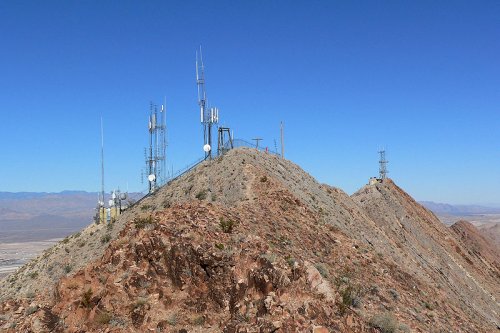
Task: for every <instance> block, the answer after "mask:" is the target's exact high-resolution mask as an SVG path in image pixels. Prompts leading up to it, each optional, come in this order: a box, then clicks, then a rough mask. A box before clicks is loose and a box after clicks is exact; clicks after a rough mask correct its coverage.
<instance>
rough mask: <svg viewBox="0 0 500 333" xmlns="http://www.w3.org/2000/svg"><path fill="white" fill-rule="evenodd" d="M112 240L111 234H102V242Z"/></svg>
mask: <svg viewBox="0 0 500 333" xmlns="http://www.w3.org/2000/svg"><path fill="white" fill-rule="evenodd" d="M110 240H111V235H110V234H105V235H102V237H101V243H103V244H104V243H107V242H109V241H110Z"/></svg>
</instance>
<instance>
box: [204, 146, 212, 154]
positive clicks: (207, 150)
mask: <svg viewBox="0 0 500 333" xmlns="http://www.w3.org/2000/svg"><path fill="white" fill-rule="evenodd" d="M211 149H212V147H210V145H209V144H206V145H204V146H203V151H204V152H205V153H208V152H209V151H210V150H211Z"/></svg>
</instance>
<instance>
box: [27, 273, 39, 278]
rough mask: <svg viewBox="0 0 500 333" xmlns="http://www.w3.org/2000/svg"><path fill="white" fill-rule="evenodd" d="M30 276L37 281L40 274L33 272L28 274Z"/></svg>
mask: <svg viewBox="0 0 500 333" xmlns="http://www.w3.org/2000/svg"><path fill="white" fill-rule="evenodd" d="M28 276H29V277H30V278H32V279H36V278H37V277H38V272H31V273H29V274H28Z"/></svg>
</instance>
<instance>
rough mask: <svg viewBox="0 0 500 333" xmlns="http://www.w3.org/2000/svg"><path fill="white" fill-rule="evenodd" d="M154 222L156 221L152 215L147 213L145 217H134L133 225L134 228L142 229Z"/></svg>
mask: <svg viewBox="0 0 500 333" xmlns="http://www.w3.org/2000/svg"><path fill="white" fill-rule="evenodd" d="M154 223H156V220H155V219H154V218H153V216H152V215H149V216H147V217H136V218H134V226H135V227H136V229H144V228H145V227H146V226H148V225H152V224H154Z"/></svg>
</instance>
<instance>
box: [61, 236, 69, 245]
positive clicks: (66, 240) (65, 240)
mask: <svg viewBox="0 0 500 333" xmlns="http://www.w3.org/2000/svg"><path fill="white" fill-rule="evenodd" d="M68 242H69V238H68V237H66V238H64V239H63V240H62V241H61V243H63V244H68Z"/></svg>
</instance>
